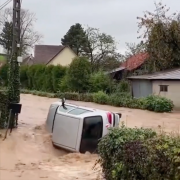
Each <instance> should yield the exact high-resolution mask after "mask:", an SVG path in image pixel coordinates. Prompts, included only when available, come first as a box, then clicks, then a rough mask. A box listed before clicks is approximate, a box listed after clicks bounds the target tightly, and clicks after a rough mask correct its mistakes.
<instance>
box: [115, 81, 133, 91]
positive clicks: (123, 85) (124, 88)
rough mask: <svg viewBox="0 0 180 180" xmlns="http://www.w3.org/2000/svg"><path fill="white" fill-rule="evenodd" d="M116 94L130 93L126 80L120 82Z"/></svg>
mask: <svg viewBox="0 0 180 180" xmlns="http://www.w3.org/2000/svg"><path fill="white" fill-rule="evenodd" d="M116 92H125V93H127V92H128V93H129V92H130V84H129V82H128V81H127V80H121V81H120V83H118V84H117V86H116Z"/></svg>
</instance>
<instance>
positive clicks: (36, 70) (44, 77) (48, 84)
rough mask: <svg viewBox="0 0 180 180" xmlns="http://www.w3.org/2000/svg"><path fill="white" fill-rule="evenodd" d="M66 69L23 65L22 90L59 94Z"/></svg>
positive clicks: (21, 71)
mask: <svg viewBox="0 0 180 180" xmlns="http://www.w3.org/2000/svg"><path fill="white" fill-rule="evenodd" d="M66 69H67V68H66V67H62V66H60V65H59V66H45V65H32V66H26V65H23V66H21V68H20V81H21V88H22V89H30V90H36V91H44V92H50V93H52V92H57V91H58V90H59V87H58V83H59V82H60V81H61V80H62V78H63V77H64V76H65V73H66ZM0 72H1V71H0ZM0 75H1V74H0ZM56 83H57V84H56Z"/></svg>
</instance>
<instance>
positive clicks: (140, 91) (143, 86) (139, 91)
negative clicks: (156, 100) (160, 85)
mask: <svg viewBox="0 0 180 180" xmlns="http://www.w3.org/2000/svg"><path fill="white" fill-rule="evenodd" d="M131 85H132V93H133V97H135V98H141V97H147V96H148V95H150V94H152V82H151V81H149V80H139V79H138V80H137V79H135V80H132V81H131Z"/></svg>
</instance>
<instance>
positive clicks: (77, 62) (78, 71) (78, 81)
mask: <svg viewBox="0 0 180 180" xmlns="http://www.w3.org/2000/svg"><path fill="white" fill-rule="evenodd" d="M90 74H91V64H90V62H89V61H88V59H87V58H86V57H78V58H75V59H74V60H73V61H72V63H71V64H70V66H69V69H68V71H67V77H68V78H67V79H68V85H69V87H70V89H71V91H75V92H79V93H84V92H87V91H88V89H89V78H90Z"/></svg>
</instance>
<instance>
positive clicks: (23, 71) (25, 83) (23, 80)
mask: <svg viewBox="0 0 180 180" xmlns="http://www.w3.org/2000/svg"><path fill="white" fill-rule="evenodd" d="M28 67H29V66H21V68H20V82H21V88H28V75H27V71H28Z"/></svg>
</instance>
